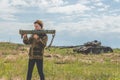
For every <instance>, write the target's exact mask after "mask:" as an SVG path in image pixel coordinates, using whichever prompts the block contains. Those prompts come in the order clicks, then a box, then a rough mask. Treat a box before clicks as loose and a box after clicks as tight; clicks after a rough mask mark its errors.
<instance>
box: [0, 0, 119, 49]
mask: <svg viewBox="0 0 120 80" xmlns="http://www.w3.org/2000/svg"><path fill="white" fill-rule="evenodd" d="M37 19H41V20H43V22H44V28H45V29H55V30H56V31H57V33H56V37H55V40H54V43H53V45H59V46H60V45H80V44H83V43H84V42H87V41H92V40H99V41H101V42H102V43H103V45H106V46H111V47H114V48H117V47H119V48H120V0H0V34H1V35H0V41H10V42H15V43H22V39H21V37H20V35H19V33H18V32H19V29H33V28H34V27H33V22H34V21H35V20H37ZM50 40H51V35H49V41H50Z"/></svg>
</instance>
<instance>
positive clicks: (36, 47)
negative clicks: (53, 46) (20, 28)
mask: <svg viewBox="0 0 120 80" xmlns="http://www.w3.org/2000/svg"><path fill="white" fill-rule="evenodd" d="M38 36H39V38H38V39H35V38H33V35H31V37H30V38H28V37H27V36H26V37H24V39H23V42H24V43H25V44H30V45H31V47H30V49H29V59H43V54H44V48H45V46H46V44H47V41H48V36H47V35H46V34H45V33H44V34H39V35H38Z"/></svg>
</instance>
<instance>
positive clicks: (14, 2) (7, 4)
mask: <svg viewBox="0 0 120 80" xmlns="http://www.w3.org/2000/svg"><path fill="white" fill-rule="evenodd" d="M64 2H65V1H63V0H34V1H33V0H31V1H30V0H0V19H3V20H17V17H16V16H15V14H17V13H22V12H27V11H29V10H26V8H32V7H37V8H40V10H41V9H47V8H49V7H51V6H61V5H63V4H64ZM65 3H66V2H65Z"/></svg>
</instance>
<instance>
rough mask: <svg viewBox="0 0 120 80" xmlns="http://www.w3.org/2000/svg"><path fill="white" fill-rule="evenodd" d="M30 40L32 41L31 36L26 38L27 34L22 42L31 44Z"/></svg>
mask: <svg viewBox="0 0 120 80" xmlns="http://www.w3.org/2000/svg"><path fill="white" fill-rule="evenodd" d="M32 42H33V37H32V36H31V37H30V38H28V37H27V36H26V37H24V38H23V43H24V44H26V45H29V44H32Z"/></svg>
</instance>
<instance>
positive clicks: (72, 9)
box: [47, 3, 90, 14]
mask: <svg viewBox="0 0 120 80" xmlns="http://www.w3.org/2000/svg"><path fill="white" fill-rule="evenodd" d="M87 10H90V8H89V7H87V6H85V5H82V4H80V3H77V4H72V5H65V6H59V7H51V8H48V11H47V12H49V13H63V14H72V13H83V12H84V11H87Z"/></svg>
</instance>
